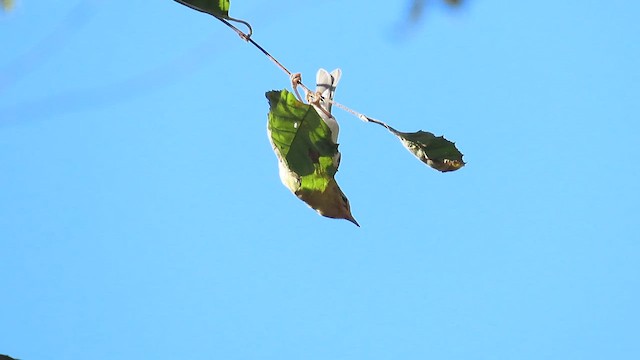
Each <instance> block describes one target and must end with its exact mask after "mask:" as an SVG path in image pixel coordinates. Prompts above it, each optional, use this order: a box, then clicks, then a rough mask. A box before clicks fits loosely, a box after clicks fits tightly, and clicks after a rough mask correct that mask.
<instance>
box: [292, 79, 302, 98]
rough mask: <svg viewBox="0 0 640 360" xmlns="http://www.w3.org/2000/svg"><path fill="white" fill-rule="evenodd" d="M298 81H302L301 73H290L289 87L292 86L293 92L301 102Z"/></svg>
mask: <svg viewBox="0 0 640 360" xmlns="http://www.w3.org/2000/svg"><path fill="white" fill-rule="evenodd" d="M300 83H302V74H300V73H295V74H291V87H292V88H293V92H294V93H295V94H296V97H297V98H298V100H299V101H300V102H303V101H302V97H301V96H300V93H299V92H298V85H300Z"/></svg>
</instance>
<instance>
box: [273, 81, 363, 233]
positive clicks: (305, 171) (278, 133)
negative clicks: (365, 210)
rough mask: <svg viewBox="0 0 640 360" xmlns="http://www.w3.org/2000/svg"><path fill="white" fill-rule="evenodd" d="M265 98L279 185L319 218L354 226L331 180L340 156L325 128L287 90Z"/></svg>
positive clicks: (320, 119)
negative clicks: (277, 167) (276, 158)
mask: <svg viewBox="0 0 640 360" xmlns="http://www.w3.org/2000/svg"><path fill="white" fill-rule="evenodd" d="M266 96H267V99H268V100H269V108H270V110H269V115H268V122H267V132H268V134H269V141H270V142H271V145H272V146H273V150H274V152H275V153H276V156H277V157H278V161H279V167H280V180H282V183H283V184H284V185H285V186H286V187H287V188H289V190H291V192H293V193H294V194H295V195H296V196H297V197H298V198H299V199H300V200H302V201H304V202H305V203H307V205H309V206H310V207H312V208H313V209H315V210H317V211H318V213H319V214H320V215H322V216H326V217H330V218H336V219H346V220H349V221H351V222H352V223H354V224H356V225H358V223H357V222H356V220H355V219H354V218H353V216H352V215H351V207H350V205H349V200H347V197H346V196H345V195H344V193H343V192H342V190H341V189H340V187H339V186H338V183H337V182H336V181H335V179H334V176H335V174H336V171H338V164H339V162H338V161H337V159H338V158H339V156H340V153H339V152H338V144H336V143H334V142H333V141H332V140H331V130H330V129H329V127H328V126H327V124H326V123H325V122H324V121H323V120H322V118H321V117H320V115H318V113H317V112H316V110H315V109H314V108H313V107H312V106H310V105H307V104H303V103H301V102H300V101H298V100H297V99H296V98H295V96H294V95H293V94H292V93H290V92H288V91H287V90H282V91H269V92H267V93H266ZM358 226H360V225H358Z"/></svg>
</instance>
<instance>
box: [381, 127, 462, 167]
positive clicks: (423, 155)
mask: <svg viewBox="0 0 640 360" xmlns="http://www.w3.org/2000/svg"><path fill="white" fill-rule="evenodd" d="M389 131H391V132H392V133H393V134H394V135H395V136H397V137H398V138H399V139H400V141H401V142H402V145H404V147H405V148H407V150H409V151H410V152H411V153H412V154H413V155H415V156H416V157H417V158H418V159H420V161H422V162H423V163H425V164H427V165H429V166H431V167H432V168H434V169H436V170H438V171H442V172H447V171H456V170H458V169H460V168H461V167H463V166H464V161H463V160H462V153H461V152H460V151H459V150H458V149H457V148H456V145H455V144H454V143H453V142H451V141H449V140H447V139H445V138H444V136H435V135H433V134H432V133H430V132H427V131H422V130H420V131H418V132H414V133H403V132H400V131H397V130H395V129H393V128H392V127H389Z"/></svg>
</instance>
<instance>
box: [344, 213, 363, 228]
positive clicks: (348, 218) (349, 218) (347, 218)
mask: <svg viewBox="0 0 640 360" xmlns="http://www.w3.org/2000/svg"><path fill="white" fill-rule="evenodd" d="M345 219H346V220H349V221H351V222H352V223H354V224H356V226H357V227H360V224H358V222H357V221H356V219H354V218H353V215H351V214H348V215H347V217H345Z"/></svg>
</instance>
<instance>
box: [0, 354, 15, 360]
mask: <svg viewBox="0 0 640 360" xmlns="http://www.w3.org/2000/svg"><path fill="white" fill-rule="evenodd" d="M0 360H20V359H14V358H12V357H11V356H8V355H2V354H0Z"/></svg>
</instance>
